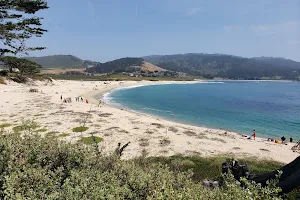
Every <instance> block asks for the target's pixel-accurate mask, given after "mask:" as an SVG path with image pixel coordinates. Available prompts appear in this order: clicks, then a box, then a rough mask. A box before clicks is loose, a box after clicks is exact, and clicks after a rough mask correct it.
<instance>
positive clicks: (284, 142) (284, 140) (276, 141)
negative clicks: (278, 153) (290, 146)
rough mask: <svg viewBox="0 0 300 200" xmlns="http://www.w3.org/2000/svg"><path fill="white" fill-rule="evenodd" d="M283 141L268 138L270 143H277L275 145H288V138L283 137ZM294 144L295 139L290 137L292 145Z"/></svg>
mask: <svg viewBox="0 0 300 200" xmlns="http://www.w3.org/2000/svg"><path fill="white" fill-rule="evenodd" d="M280 139H281V141H280V140H275V139H273V138H268V141H270V142H275V143H278V144H280V143H281V144H286V138H285V137H284V136H282V137H281V138H280ZM292 142H293V138H292V137H290V143H292Z"/></svg>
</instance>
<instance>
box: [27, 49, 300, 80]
mask: <svg viewBox="0 0 300 200" xmlns="http://www.w3.org/2000/svg"><path fill="white" fill-rule="evenodd" d="M26 58H27V59H29V60H32V61H34V62H37V63H38V64H40V65H42V67H43V68H63V69H64V68H74V69H78V68H87V70H86V71H87V72H90V73H122V72H134V71H149V72H150V71H152V72H154V71H165V70H169V71H174V72H184V73H187V74H189V75H195V76H203V77H205V78H214V77H219V78H229V79H289V80H300V62H297V61H293V60H290V59H285V58H276V57H254V58H243V57H239V56H233V55H226V54H204V53H187V54H174V55H151V56H144V57H141V58H134V57H131V58H120V59H116V60H113V61H108V62H105V63H100V62H94V61H89V60H82V59H80V58H78V57H76V56H72V55H53V56H43V57H26Z"/></svg>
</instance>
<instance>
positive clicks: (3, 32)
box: [0, 0, 48, 56]
mask: <svg viewBox="0 0 300 200" xmlns="http://www.w3.org/2000/svg"><path fill="white" fill-rule="evenodd" d="M47 8H48V6H47V2H46V1H44V0H0V43H2V44H3V45H1V48H0V56H3V55H4V54H5V53H12V54H18V53H26V52H27V51H34V50H42V49H45V47H27V46H26V45H25V41H26V40H28V39H30V38H32V37H33V36H36V37H41V36H42V35H43V34H44V33H45V32H46V31H47V30H45V29H42V28H40V27H41V25H42V24H41V19H42V18H39V17H35V16H33V15H34V14H35V13H36V12H38V11H40V10H44V9H47ZM3 46H4V48H2V47H3Z"/></svg>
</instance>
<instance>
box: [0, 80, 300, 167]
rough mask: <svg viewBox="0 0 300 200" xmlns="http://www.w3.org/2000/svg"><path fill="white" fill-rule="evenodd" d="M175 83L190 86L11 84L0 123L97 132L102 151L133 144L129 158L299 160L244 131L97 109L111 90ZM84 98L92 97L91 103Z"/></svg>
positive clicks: (66, 132) (68, 135)
mask: <svg viewBox="0 0 300 200" xmlns="http://www.w3.org/2000/svg"><path fill="white" fill-rule="evenodd" d="M170 83H191V82H170V81H160V82H151V81H138V82H136V81H127V82H119V81H116V82H106V84H105V83H104V82H101V81H94V82H93V81H84V82H82V81H65V80H59V81H56V80H54V81H53V82H52V83H51V82H47V81H44V82H34V83H32V85H29V84H26V85H25V84H17V83H14V82H8V84H7V85H0V96H1V98H0V111H1V112H0V125H1V124H4V123H8V124H12V125H11V126H9V127H6V128H5V130H7V131H12V128H13V127H15V126H17V125H20V124H21V123H22V121H25V120H34V121H35V122H37V123H38V124H39V125H40V128H43V129H44V130H43V131H42V132H39V133H40V134H42V135H45V134H49V133H51V134H56V135H57V136H61V137H60V138H61V139H62V140H66V141H70V142H76V141H77V140H78V139H81V138H82V137H89V136H91V133H93V134H94V135H95V136H99V137H101V138H103V141H102V142H100V143H99V148H100V149H101V150H102V151H103V152H111V151H113V150H114V149H115V148H116V146H117V144H118V142H121V143H122V144H125V143H127V142H130V145H129V146H128V148H126V150H125V152H124V156H123V158H124V159H128V158H133V157H136V156H139V155H141V152H142V151H143V150H146V151H147V153H148V155H149V156H171V155H176V154H181V155H200V156H214V155H220V154H222V155H228V156H235V157H256V158H257V159H270V160H276V161H279V162H283V163H288V162H291V161H292V160H294V159H295V158H296V157H297V156H299V154H298V153H296V152H293V151H292V150H291V147H292V146H293V145H294V144H291V143H288V144H287V145H281V144H275V143H274V142H268V141H266V139H264V138H256V140H248V139H246V138H245V137H242V136H241V135H240V134H239V133H234V132H229V131H227V133H226V134H225V132H226V130H217V129H210V128H204V127H196V126H190V125H185V124H181V123H177V122H172V121H167V120H164V119H160V118H158V117H156V116H149V115H146V114H142V113H136V112H130V111H127V110H126V109H120V108H116V107H113V106H111V105H107V104H105V105H102V106H101V107H98V106H97V104H98V102H99V100H98V98H99V97H100V96H102V95H104V94H105V93H107V92H109V91H111V90H112V89H116V88H120V87H129V86H137V85H151V84H170ZM30 88H36V89H38V91H39V92H37V93H31V92H29V89H30ZM61 95H62V96H63V98H67V97H70V98H71V99H72V103H63V102H62V101H61V99H60V97H61ZM78 96H82V97H83V98H84V102H76V101H75V97H78ZM85 99H88V103H86V102H85ZM85 121H86V125H85V126H86V127H88V130H87V131H85V132H83V133H73V132H72V129H73V128H74V127H79V126H82V125H83V123H84V122H85ZM62 134H63V135H62ZM257 134H258V136H259V133H257ZM62 136H64V137H62ZM278 139H279V138H278Z"/></svg>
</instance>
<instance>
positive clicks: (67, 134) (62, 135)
mask: <svg viewBox="0 0 300 200" xmlns="http://www.w3.org/2000/svg"><path fill="white" fill-rule="evenodd" d="M68 136H70V133H62V134H59V137H68Z"/></svg>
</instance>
